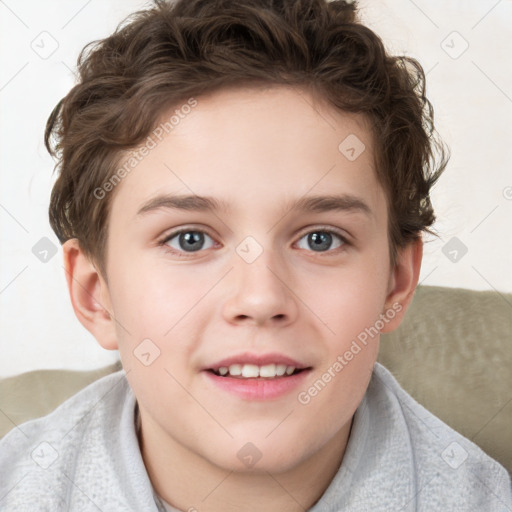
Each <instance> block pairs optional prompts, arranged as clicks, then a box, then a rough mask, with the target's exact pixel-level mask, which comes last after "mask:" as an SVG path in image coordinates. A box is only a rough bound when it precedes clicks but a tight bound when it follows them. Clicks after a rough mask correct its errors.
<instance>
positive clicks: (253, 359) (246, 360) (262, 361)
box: [203, 352, 308, 370]
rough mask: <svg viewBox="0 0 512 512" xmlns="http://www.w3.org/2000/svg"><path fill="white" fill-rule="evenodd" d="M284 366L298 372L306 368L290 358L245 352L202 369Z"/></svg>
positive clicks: (280, 355) (276, 354)
mask: <svg viewBox="0 0 512 512" xmlns="http://www.w3.org/2000/svg"><path fill="white" fill-rule="evenodd" d="M273 363H274V364H285V365H286V366H293V367H295V368H296V369H298V370H302V369H305V368H308V366H307V365H305V364H302V363H301V362H299V361H296V360H295V359H292V358H291V357H288V356H285V355H283V354H278V353H267V354H254V353H249V352H245V353H242V354H237V355H234V356H230V357H226V358H225V359H221V360H220V361H217V362H215V363H213V364H211V365H208V366H206V367H204V368H203V370H218V369H219V368H222V367H226V368H229V367H230V366H231V365H232V364H242V365H243V364H254V365H256V366H265V365H267V364H273Z"/></svg>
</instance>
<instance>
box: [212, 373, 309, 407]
mask: <svg viewBox="0 0 512 512" xmlns="http://www.w3.org/2000/svg"><path fill="white" fill-rule="evenodd" d="M310 371H311V370H310V369H307V370H302V371H301V372H299V373H296V374H295V375H290V376H288V377H274V378H273V379H265V378H249V379H244V378H241V379H240V378H234V377H221V376H219V375H216V374H215V373H213V372H210V371H205V372H203V373H205V374H206V376H207V378H209V379H210V380H211V381H212V382H213V383H214V384H215V385H217V386H219V387H220V388H221V389H223V390H224V391H227V392H229V393H232V394H233V395H236V396H238V397H240V398H243V399H245V400H272V399H275V398H279V397H281V396H284V395H286V394H288V393H291V392H292V391H293V390H294V389H296V388H298V387H299V386H300V385H301V384H302V383H303V382H304V380H305V378H306V377H307V375H308V374H309V373H310Z"/></svg>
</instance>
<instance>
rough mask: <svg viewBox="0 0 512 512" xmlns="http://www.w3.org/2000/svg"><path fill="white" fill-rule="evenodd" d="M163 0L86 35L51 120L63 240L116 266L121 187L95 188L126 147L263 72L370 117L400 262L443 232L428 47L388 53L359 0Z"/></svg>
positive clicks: (56, 209) (442, 161)
mask: <svg viewBox="0 0 512 512" xmlns="http://www.w3.org/2000/svg"><path fill="white" fill-rule="evenodd" d="M154 3H155V5H154V6H153V7H152V8H151V9H147V10H143V11H139V12H136V13H134V14H132V15H131V16H129V17H128V18H127V19H126V20H125V21H124V22H122V23H121V24H120V25H119V27H118V28H117V30H116V31H115V32H114V33H113V34H112V35H111V36H109V37H107V38H105V39H103V40H99V41H93V42H91V43H89V44H88V45H86V46H85V47H84V48H83V50H82V51H81V53H80V55H79V57H78V71H79V82H78V84H77V85H75V86H74V87H73V88H72V89H71V91H70V92H69V93H68V94H67V96H66V97H64V98H63V99H62V100H61V101H60V102H59V103H58V104H57V106H56V107H55V108H54V110H53V112H52V114H51V115H50V117H49V119H48V122H47V126H46V132H45V145H46V147H47V149H48V151H49V152H50V154H51V155H52V156H54V157H55V156H58V163H57V165H56V169H59V170H60V174H59V176H58V179H57V180H56V182H55V185H54V187H53V190H52V194H51V200H50V208H49V215H50V224H51V226H52V228H53V230H54V231H55V233H56V234H57V236H58V238H59V240H60V241H61V243H63V242H64V241H66V240H68V239H70V238H77V239H78V240H79V242H80V245H81V246H82V248H83V249H84V251H85V252H86V254H87V255H88V256H89V257H92V259H93V260H94V261H95V262H96V263H98V264H99V267H100V270H102V271H104V269H105V267H104V263H105V257H106V254H105V251H106V240H107V231H108V213H109V207H110V203H111V201H112V196H113V194H109V195H108V197H106V198H105V199H98V198H97V197H96V194H95V193H94V191H95V190H96V189H97V187H100V186H101V185H102V183H105V182H106V180H108V179H109V177H110V176H112V175H113V173H114V171H115V169H116V166H117V165H118V163H119V161H120V158H121V156H122V155H123V151H124V150H127V149H130V148H134V147H136V146H137V145H139V144H140V143H141V142H142V141H143V140H144V139H145V138H146V137H147V136H148V134H149V133H150V132H151V131H152V130H153V129H154V127H155V124H156V123H157V121H158V120H160V118H161V116H162V112H164V111H165V109H168V108H171V107H172V106H173V105H177V104H179V102H184V101H186V99H187V98H190V97H194V96H195V97H198V96H200V95H201V94H205V93H209V92H213V91H215V90H217V89H220V88H223V87H228V86H233V85H235V86H236V85H239V86H240V87H243V86H244V85H247V84H258V83H261V84H266V85H271V84H282V85H289V86H301V87H308V88H312V89H314V90H315V91H317V92H319V93H320V94H321V96H322V97H323V98H325V99H327V100H328V102H329V103H330V104H332V105H333V106H335V107H337V108H339V109H341V110H343V111H347V112H356V113H361V114H363V115H365V116H366V118H367V119H368V120H369V121H370V124H371V126H372V130H373V136H374V140H375V148H374V152H375V169H376V173H377V177H378V179H379V181H380V183H381V184H382V186H383V188H384V190H385V192H386V195H387V202H388V210H389V240H390V254H391V260H392V262H394V261H395V257H396V254H397V249H398V248H400V247H403V246H405V245H406V244H407V243H408V242H410V241H412V240H416V239H418V237H419V236H420V235H421V232H422V231H430V230H429V227H430V226H431V225H432V223H433V222H434V219H435V217H434V212H433V208H432V205H431V201H430V195H429V194H430V189H431V186H432V185H433V184H434V183H435V182H436V180H437V179H438V177H439V175H440V174H441V172H442V171H443V170H444V168H445V166H446V164H447V162H448V156H447V154H448V152H447V150H446V148H445V147H444V145H443V144H442V142H441V141H440V139H439V137H438V136H437V134H436V131H435V129H434V124H433V108H432V105H431V103H430V102H429V100H428V99H427V98H426V96H425V74H424V71H423V69H422V67H421V65H420V64H419V63H418V62H417V61H416V60H415V59H412V58H409V57H404V56H390V55H388V53H387V52H386V50H385V48H384V46H383V43H382V41H381V39H380V38H379V37H378V36H377V35H376V34H375V33H374V32H373V31H371V30H370V29H369V28H367V27H366V26H364V25H363V24H361V22H360V21H359V20H358V16H357V8H356V5H355V3H354V2H348V1H326V0H178V1H176V2H169V1H164V0H155V1H154ZM51 139H53V141H52V140H51ZM340 142H341V141H340Z"/></svg>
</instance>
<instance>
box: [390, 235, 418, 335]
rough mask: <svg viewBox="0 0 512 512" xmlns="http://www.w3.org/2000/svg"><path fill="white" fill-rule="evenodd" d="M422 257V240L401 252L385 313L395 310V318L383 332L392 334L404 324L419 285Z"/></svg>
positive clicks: (391, 277)
mask: <svg viewBox="0 0 512 512" xmlns="http://www.w3.org/2000/svg"><path fill="white" fill-rule="evenodd" d="M422 257H423V241H422V240H421V238H420V239H418V240H416V241H414V242H411V243H409V244H408V245H407V246H405V247H404V248H403V249H401V250H400V251H399V253H398V256H397V262H396V265H395V266H394V268H393V269H392V271H391V276H390V280H389V289H388V295H387V297H386V302H385V305H384V308H385V309H384V311H383V313H386V312H387V311H391V310H393V312H394V313H393V318H392V319H390V321H389V322H387V323H386V325H385V327H384V328H383V329H382V330H381V332H383V333H385V332H391V331H393V330H395V329H396V328H397V327H398V326H399V325H400V324H401V323H402V320H403V318H404V315H405V312H406V311H407V308H408V307H409V304H410V303H411V300H412V298H413V296H414V291H415V290H416V286H417V284H418V279H419V275H420V269H421V259H422ZM389 316H391V315H389Z"/></svg>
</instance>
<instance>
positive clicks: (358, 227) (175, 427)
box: [106, 87, 391, 472]
mask: <svg viewBox="0 0 512 512" xmlns="http://www.w3.org/2000/svg"><path fill="white" fill-rule="evenodd" d="M185 110H186V111H187V112H188V113H187V114H186V115H183V116H182V117H180V120H179V123H176V124H175V126H174V127H173V129H172V131H170V133H169V134H168V135H167V136H165V137H164V138H162V140H161V141H160V142H159V143H158V144H157V145H156V147H154V148H152V149H151V150H150V151H149V154H147V156H145V157H144V158H143V159H142V161H141V162H140V163H139V164H138V165H137V166H136V167H135V168H134V169H133V170H132V171H131V172H130V173H129V174H128V175H127V176H126V177H125V178H124V179H123V180H122V182H121V183H120V184H119V185H117V188H116V190H115V196H114V197H113V202H112V208H111V214H110V219H109V234H108V251H107V252H108V256H107V262H106V272H107V276H108V302H109V307H110V311H111V312H112V313H113V315H114V317H115V319H116V323H115V329H116V339H117V343H118V347H119V350H120V355H121V359H122V362H123V365H124V368H125V370H126V372H127V377H128V379H129V381H130V384H131V386H132V389H133V390H134V393H135V395H136V397H137V399H138V402H139V407H140V412H141V418H142V424H143V432H144V435H145V436H146V437H147V438H148V439H149V438H152V439H158V440H159V442H160V443H162V444H161V446H164V445H167V446H172V445H175V446H180V449H181V450H185V451H186V452H187V453H189V454H193V456H194V457H199V458H200V459H201V460H206V461H208V462H209V463H212V464H214V465H216V466H218V467H221V468H225V469H228V470H232V469H234V470H237V471H244V469H245V468H246V466H247V464H246V461H247V459H244V456H245V455H247V454H248V455H251V456H253V457H256V458H260V457H261V458H260V459H259V461H258V464H257V468H259V469H260V470H262V471H263V470H266V471H272V472H284V471H286V470H289V469H291V468H293V467H296V466H297V465H299V464H301V463H303V462H304V461H306V460H308V458H310V457H313V456H314V455H315V454H316V453H318V452H320V451H321V450H325V449H326V448H328V447H329V446H330V445H331V444H332V443H336V442H337V440H339V439H341V438H342V437H343V436H345V438H346V436H347V435H348V429H349V428H350V422H351V419H352V416H353V414H354V412H355V410H356V408H357V406H358V405H359V403H360V401H361V399H362V397H363V395H364V392H365V390H366V388H367V385H368V382H369V378H370V375H371V371H372V368H373V365H374V362H375V360H376V357H377V351H378V335H373V337H372V336H368V331H365V329H371V328H373V329H374V330H375V326H376V324H377V327H378V326H379V323H378V321H379V319H382V316H381V314H386V307H387V306H386V298H387V297H388V293H389V290H390V282H391V267H390V261H389V246H388V235H387V224H388V217H387V206H386V199H385V194H384V191H383V189H382V187H381V186H380V184H379V183H378V181H377V179H376V175H375V170H374V168H373V156H374V155H373V153H372V145H373V144H372V138H371V135H370V131H369V129H368V128H367V126H366V124H365V122H364V119H363V118H362V117H359V116H357V115H348V114H345V113H341V112H338V111H336V110H335V109H333V108H332V107H329V106H328V105H326V104H324V103H323V102H322V101H321V100H320V99H319V98H315V97H313V96H312V95H311V94H309V93H307V92H305V91H303V90H302V91H299V90H294V89H291V88H286V87H272V88H267V89H254V90H248V89H243V90H242V89H237V90H223V91H221V92H216V93H214V94H211V95H209V96H204V97H199V98H197V104H196V105H195V106H194V108H192V109H185ZM185 110H183V111H185ZM189 110H190V112H189ZM171 114H172V113H171ZM169 117H170V115H166V116H163V119H168V118H169ZM347 137H349V139H347ZM355 137H357V139H356V138H355ZM345 139H347V141H345ZM343 141H345V142H343ZM340 144H341V149H340ZM362 144H364V150H363V146H362ZM347 145H348V147H347ZM350 147H353V148H354V151H351V149H350ZM354 157H355V158H354ZM183 196H192V199H191V198H188V199H187V198H184V197H183ZM197 196H200V197H201V198H207V199H198V197H197ZM327 196H328V199H318V198H321V197H327ZM313 198H316V199H313ZM381 322H382V321H381ZM365 332H366V333H367V334H366V338H367V339H366V343H363V342H362V341H361V340H362V339H364V337H365V336H364V333H365ZM371 332H374V331H371ZM354 342H355V345H354ZM356 346H358V347H359V350H357V348H356ZM350 354H352V357H350ZM340 366H341V368H340ZM226 372H227V374H226ZM240 372H242V375H239V373H240ZM283 372H284V375H282V373H283ZM288 373H290V374H291V375H288ZM221 374H225V375H221ZM326 375H327V376H326ZM248 443H250V444H248ZM244 464H246V466H244Z"/></svg>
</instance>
